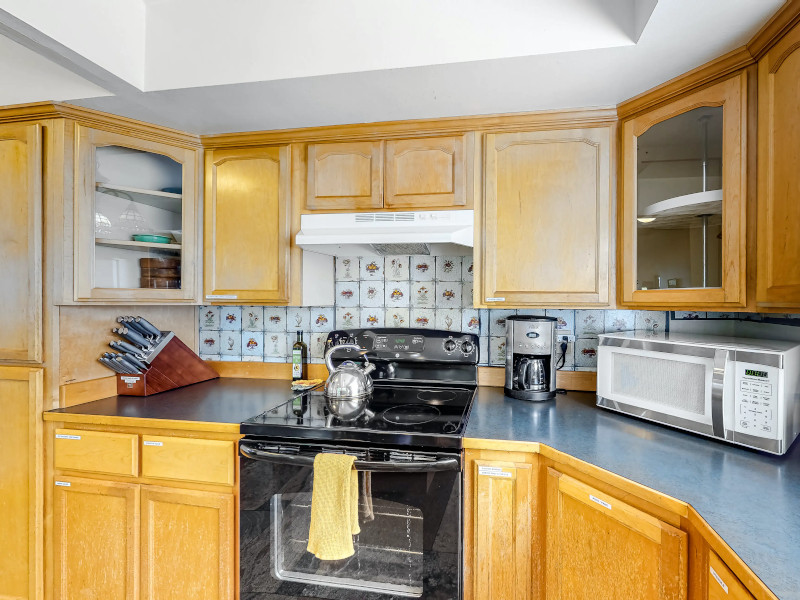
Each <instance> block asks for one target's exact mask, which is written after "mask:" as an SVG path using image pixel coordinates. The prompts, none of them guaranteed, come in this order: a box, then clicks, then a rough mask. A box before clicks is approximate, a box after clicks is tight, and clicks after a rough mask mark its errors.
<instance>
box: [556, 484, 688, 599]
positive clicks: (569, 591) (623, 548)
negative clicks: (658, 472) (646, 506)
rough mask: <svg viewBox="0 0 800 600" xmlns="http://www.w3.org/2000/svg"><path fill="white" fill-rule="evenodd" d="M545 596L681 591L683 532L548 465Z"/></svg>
mask: <svg viewBox="0 0 800 600" xmlns="http://www.w3.org/2000/svg"><path fill="white" fill-rule="evenodd" d="M546 489H547V491H546V493H547V502H546V504H547V516H546V546H547V549H546V563H547V564H546V589H547V595H546V597H547V599H548V600H570V599H573V598H592V599H594V600H603V599H607V600H617V599H619V598H652V599H662V600H667V599H669V600H679V599H684V598H686V597H687V586H688V573H687V570H688V567H687V562H688V536H687V534H686V533H685V532H683V531H680V530H679V529H676V528H675V527H673V526H671V525H669V524H667V523H665V522H663V521H661V520H659V519H657V518H656V517H654V516H652V515H649V514H647V513H645V512H642V511H640V510H638V509H636V508H634V507H633V506H631V505H629V504H626V503H625V502H622V501H621V500H619V499H618V498H615V497H613V496H610V495H608V494H606V493H603V492H601V491H600V490H598V489H595V488H594V487H592V486H589V485H587V484H586V483H583V482H581V481H578V480H577V479H574V478H572V477H570V476H568V475H564V474H563V473H560V472H559V471H556V470H555V469H553V468H548V469H547V483H546Z"/></svg>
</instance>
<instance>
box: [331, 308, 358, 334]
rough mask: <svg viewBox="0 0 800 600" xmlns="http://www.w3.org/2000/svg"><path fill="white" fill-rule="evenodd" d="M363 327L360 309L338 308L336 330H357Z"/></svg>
mask: <svg viewBox="0 0 800 600" xmlns="http://www.w3.org/2000/svg"><path fill="white" fill-rule="evenodd" d="M360 326H361V311H360V310H359V309H358V308H347V307H345V308H338V307H337V308H336V329H356V328H357V327H360Z"/></svg>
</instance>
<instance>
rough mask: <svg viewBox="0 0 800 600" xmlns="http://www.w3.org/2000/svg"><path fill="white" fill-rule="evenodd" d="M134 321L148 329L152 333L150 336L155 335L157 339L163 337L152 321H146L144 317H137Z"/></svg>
mask: <svg viewBox="0 0 800 600" xmlns="http://www.w3.org/2000/svg"><path fill="white" fill-rule="evenodd" d="M134 321H135V322H136V323H137V324H139V325H141V326H142V327H144V328H145V329H147V330H148V331H149V332H150V335H154V336H156V337H157V338H159V337H161V330H160V329H157V328H156V327H155V326H154V325H153V324H152V323H151V322H150V321H148V320H147V319H145V318H144V317H136V318H135V319H134Z"/></svg>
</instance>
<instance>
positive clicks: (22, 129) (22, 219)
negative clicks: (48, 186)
mask: <svg viewBox="0 0 800 600" xmlns="http://www.w3.org/2000/svg"><path fill="white" fill-rule="evenodd" d="M41 137H42V131H41V127H40V126H39V125H0V181H1V182H2V185H0V207H2V209H3V218H2V219H0V278H1V279H2V281H4V282H8V283H9V284H8V285H4V286H3V288H2V291H0V305H2V306H3V310H2V311H1V312H0V359H5V360H17V361H29V362H40V361H41V355H42V341H41V328H42V146H41ZM12 282H13V285H12Z"/></svg>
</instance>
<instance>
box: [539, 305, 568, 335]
mask: <svg viewBox="0 0 800 600" xmlns="http://www.w3.org/2000/svg"><path fill="white" fill-rule="evenodd" d="M545 315H547V316H548V317H555V318H556V329H561V330H564V331H573V332H574V331H575V311H574V310H562V309H556V310H553V309H551V308H548V309H547V310H546V311H545Z"/></svg>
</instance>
